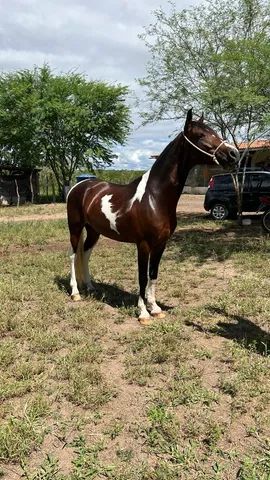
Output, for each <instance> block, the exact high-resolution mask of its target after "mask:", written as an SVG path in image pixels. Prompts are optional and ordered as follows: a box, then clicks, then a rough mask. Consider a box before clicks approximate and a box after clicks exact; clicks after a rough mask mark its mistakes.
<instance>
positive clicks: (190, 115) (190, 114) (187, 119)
mask: <svg viewBox="0 0 270 480" xmlns="http://www.w3.org/2000/svg"><path fill="white" fill-rule="evenodd" d="M191 120H192V108H190V109H189V111H188V112H187V118H186V123H185V126H184V132H185V131H186V130H187V129H188V126H189V124H190V122H191Z"/></svg>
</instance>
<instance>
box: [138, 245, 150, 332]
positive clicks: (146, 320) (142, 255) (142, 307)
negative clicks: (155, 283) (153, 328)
mask: <svg viewBox="0 0 270 480" xmlns="http://www.w3.org/2000/svg"><path fill="white" fill-rule="evenodd" d="M137 249H138V267H139V285H140V296H139V301H138V307H139V311H140V313H139V322H140V323H141V325H149V324H150V323H151V320H150V315H149V313H148V311H147V308H146V304H145V303H146V299H145V290H146V286H147V277H148V264H149V246H148V244H147V243H146V242H142V243H141V244H139V245H137Z"/></svg>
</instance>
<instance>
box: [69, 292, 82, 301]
mask: <svg viewBox="0 0 270 480" xmlns="http://www.w3.org/2000/svg"><path fill="white" fill-rule="evenodd" d="M71 300H73V302H79V301H80V300H81V295H80V294H79V293H75V295H71Z"/></svg>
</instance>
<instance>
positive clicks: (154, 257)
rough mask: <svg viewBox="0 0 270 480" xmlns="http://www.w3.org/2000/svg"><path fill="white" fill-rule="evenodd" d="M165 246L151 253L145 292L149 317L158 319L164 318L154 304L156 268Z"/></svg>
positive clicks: (163, 314)
mask: <svg viewBox="0 0 270 480" xmlns="http://www.w3.org/2000/svg"><path fill="white" fill-rule="evenodd" d="M165 246H166V244H164V245H162V246H161V247H159V248H158V249H156V250H153V251H152V252H151V255H150V265H149V282H148V285H147V290H146V299H147V307H148V308H149V310H150V313H151V315H152V316H154V317H158V318H164V317H165V313H163V312H162V310H161V308H160V307H159V306H158V305H157V303H156V284H157V277H158V267H159V262H160V260H161V257H162V254H163V252H164V249H165Z"/></svg>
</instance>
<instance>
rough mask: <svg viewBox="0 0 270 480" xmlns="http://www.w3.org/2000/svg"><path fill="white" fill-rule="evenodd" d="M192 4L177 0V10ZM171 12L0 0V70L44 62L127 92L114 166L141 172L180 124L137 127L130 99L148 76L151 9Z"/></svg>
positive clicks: (144, 6) (155, 3)
mask: <svg viewBox="0 0 270 480" xmlns="http://www.w3.org/2000/svg"><path fill="white" fill-rule="evenodd" d="M194 3H196V0H175V4H176V7H177V8H178V9H179V10H181V9H182V8H185V7H188V6H191V5H192V4H194ZM159 7H162V8H163V9H164V10H169V9H170V5H169V3H168V1H167V0H0V18H1V24H0V68H1V71H5V72H6V71H14V70H18V69H23V68H30V69H31V68H33V67H34V66H35V65H36V66H42V65H43V64H44V63H48V64H49V65H50V67H51V68H52V69H53V71H54V72H55V73H61V72H64V73H65V72H69V71H77V72H79V73H83V74H84V75H85V76H86V77H87V78H88V79H89V80H102V81H106V82H108V83H110V84H119V83H120V84H123V85H127V86H129V88H130V92H131V93H130V99H129V102H130V106H131V112H132V119H133V122H134V124H133V127H132V131H131V134H130V135H129V137H128V138H127V141H126V143H125V145H124V146H122V147H116V148H115V152H114V153H116V154H117V155H118V158H117V159H116V160H115V161H114V165H113V168H116V169H136V170H145V169H147V168H149V166H150V165H151V164H152V163H153V160H151V158H150V157H151V155H153V154H157V153H160V152H161V151H162V150H163V148H164V147H165V146H166V145H167V144H168V143H169V141H170V140H171V138H172V136H174V135H175V134H176V133H177V132H178V131H180V130H181V125H175V124H174V123H172V122H157V123H155V124H148V125H145V126H142V125H141V119H140V117H139V112H138V108H137V107H136V106H135V104H134V103H135V102H134V98H135V96H138V98H141V97H142V91H141V88H140V87H139V85H138V83H137V82H136V79H138V78H142V77H143V76H144V75H145V74H146V64H147V61H148V60H149V52H148V50H147V48H146V47H145V45H144V43H143V41H142V40H140V39H139V37H138V35H139V34H141V33H142V32H143V31H144V27H145V26H147V25H149V24H150V23H151V21H152V20H153V11H154V10H156V9H158V8H159Z"/></svg>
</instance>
